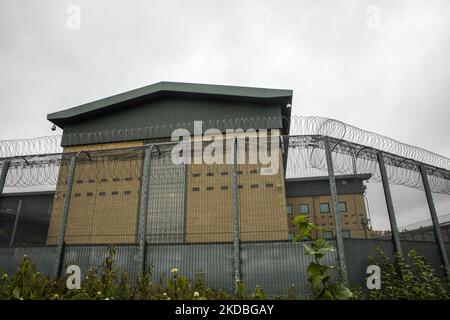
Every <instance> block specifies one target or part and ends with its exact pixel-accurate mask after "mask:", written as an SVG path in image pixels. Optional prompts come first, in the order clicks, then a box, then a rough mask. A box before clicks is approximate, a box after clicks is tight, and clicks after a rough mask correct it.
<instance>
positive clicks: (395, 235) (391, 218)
mask: <svg viewBox="0 0 450 320" xmlns="http://www.w3.org/2000/svg"><path fill="white" fill-rule="evenodd" d="M377 159H378V166H379V167H380V174H381V182H382V183H383V190H384V198H385V199H386V206H387V211H388V215H389V223H390V225H391V232H392V238H393V240H394V247H395V252H396V253H397V254H399V255H400V256H401V257H403V251H402V245H401V243H400V234H399V233H398V227H397V221H396V220H395V212H394V205H393V202H392V196H391V189H390V188H389V181H388V178H387V174H386V165H385V163H384V157H383V152H381V151H378V153H377Z"/></svg>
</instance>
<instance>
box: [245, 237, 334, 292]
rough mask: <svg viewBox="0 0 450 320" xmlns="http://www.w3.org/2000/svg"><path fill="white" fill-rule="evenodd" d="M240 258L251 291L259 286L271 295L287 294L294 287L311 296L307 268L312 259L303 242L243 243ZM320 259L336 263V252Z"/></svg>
mask: <svg viewBox="0 0 450 320" xmlns="http://www.w3.org/2000/svg"><path fill="white" fill-rule="evenodd" d="M303 243H305V242H303ZM241 258H242V281H243V282H244V284H245V285H246V288H247V289H248V290H249V291H251V290H253V289H254V288H255V287H256V286H259V287H260V288H262V289H263V290H264V291H265V292H266V293H267V294H268V295H269V296H271V297H274V296H279V295H283V296H285V295H286V293H287V292H288V290H289V288H291V287H292V286H295V291H296V292H297V293H298V294H299V295H300V297H302V298H307V297H308V296H310V295H311V289H310V285H309V283H308V277H307V274H306V270H307V267H308V264H309V263H310V262H312V261H313V258H312V257H311V256H307V255H306V254H305V250H304V248H303V245H302V242H299V243H292V242H277V243H270V242H268V243H244V244H242V245H241ZM321 262H322V263H324V264H328V265H336V264H337V258H336V254H335V252H333V253H329V254H327V255H325V257H324V258H323V259H322V261H321Z"/></svg>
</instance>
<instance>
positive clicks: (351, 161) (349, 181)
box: [0, 135, 450, 296]
mask: <svg viewBox="0 0 450 320" xmlns="http://www.w3.org/2000/svg"><path fill="white" fill-rule="evenodd" d="M269 141H270V143H269ZM223 142H224V143H223V144H220V145H215V146H211V144H210V143H208V142H205V141H202V142H201V143H200V144H201V147H200V151H202V152H200V153H197V152H196V150H195V148H193V149H189V148H185V149H184V148H183V147H182V148H180V149H176V148H177V147H178V148H179V147H180V144H179V143H171V142H159V143H156V142H155V143H152V142H148V143H146V144H144V143H142V144H143V145H142V146H138V147H130V148H122V149H104V150H91V151H89V148H85V149H83V147H80V151H76V152H65V153H57V154H46V155H28V156H19V157H10V158H3V159H0V169H1V175H0V268H3V269H5V270H6V271H7V272H9V273H12V272H14V271H15V270H16V269H17V267H18V265H19V263H20V261H21V260H22V257H23V255H24V254H27V255H28V256H29V257H31V259H32V260H33V261H34V262H35V263H36V264H37V266H38V269H39V270H41V271H42V272H45V273H48V274H50V275H54V276H63V275H64V272H65V271H64V270H65V267H66V266H67V265H68V264H71V263H75V264H77V265H79V266H80V267H81V269H82V271H83V272H86V271H87V270H88V269H89V268H91V267H94V266H98V265H100V264H101V263H102V261H103V260H104V258H105V257H106V255H107V247H108V246H115V247H116V248H117V252H118V253H117V261H116V262H117V264H118V266H119V269H120V270H122V271H126V272H128V273H130V274H131V275H132V277H135V276H136V275H137V274H139V273H140V272H143V271H145V270H149V269H151V270H152V274H153V276H154V277H155V279H158V277H160V276H163V275H164V274H166V275H167V274H169V272H170V270H171V269H172V268H173V267H177V268H178V269H180V271H181V272H182V273H183V274H185V275H187V276H189V277H191V278H193V277H194V276H195V275H196V274H197V273H203V274H204V276H205V279H206V281H207V282H208V284H209V285H211V286H212V287H214V288H217V289H226V290H229V291H231V290H233V288H234V285H235V281H236V280H242V281H243V282H244V283H246V285H247V287H248V288H250V289H251V288H252V287H254V286H256V285H258V286H260V287H262V288H263V289H265V290H266V291H267V292H268V293H269V294H270V295H273V296H275V295H286V294H287V291H288V289H289V288H293V287H295V288H296V290H298V292H299V294H300V295H302V296H307V295H308V294H309V285H308V283H307V275H306V268H307V265H308V264H309V263H310V262H311V261H312V258H311V257H309V256H307V255H306V254H305V250H304V248H303V246H302V244H303V243H305V242H299V243H293V242H292V240H293V237H294V235H295V232H296V228H295V226H294V224H293V223H292V219H293V218H294V217H295V216H297V215H300V214H306V215H309V217H310V219H311V220H312V221H313V222H314V223H316V224H318V225H319V226H321V227H322V228H323V229H324V231H321V232H318V233H316V234H315V235H314V237H317V238H328V239H329V240H330V242H331V243H332V244H333V246H334V248H335V252H333V253H330V254H328V255H327V256H326V257H325V258H324V259H325V261H324V262H325V263H328V264H333V265H338V266H340V267H341V269H342V270H343V271H344V277H345V279H348V281H349V282H350V284H352V285H363V284H364V282H363V280H364V277H365V275H366V274H365V270H366V268H367V265H368V261H367V258H368V256H369V255H374V250H375V247H376V246H380V247H381V248H382V249H383V251H384V252H385V253H386V254H387V255H388V256H390V257H393V254H394V253H395V252H397V253H399V254H402V253H403V254H404V253H406V252H407V251H408V250H410V249H413V248H414V249H416V250H417V251H418V252H419V254H422V255H425V256H426V257H428V258H429V261H430V263H431V264H432V266H433V267H434V268H435V269H437V270H440V268H441V267H442V266H444V268H447V270H448V255H449V242H448V240H449V239H448V234H447V233H446V232H448V230H447V229H445V228H444V227H443V226H442V224H440V223H439V221H438V214H437V210H436V207H435V204H434V201H433V195H432V192H434V193H435V194H434V195H436V193H441V194H444V195H448V194H449V193H450V191H449V190H450V172H449V171H448V170H447V169H445V168H439V167H436V166H433V165H430V164H428V163H423V162H419V161H417V160H414V159H410V158H406V157H401V156H398V155H395V154H392V153H388V152H386V151H380V150H378V149H375V148H372V147H368V146H363V145H359V144H357V143H355V142H349V141H346V140H341V139H338V138H335V137H331V136H323V135H297V136H284V137H282V136H275V137H272V138H270V139H267V141H264V143H263V144H261V143H260V141H259V140H258V139H257V138H241V137H238V138H233V139H231V140H227V139H225V140H224V141H223ZM240 144H241V146H243V149H239V145H240ZM269 144H271V148H269V147H268V145H269ZM187 145H192V143H190V142H189V143H187ZM274 145H275V147H273V146H274ZM175 149H176V150H175ZM81 150H82V151H81ZM179 150H184V151H183V152H182V153H183V154H182V156H180V154H179ZM186 150H187V151H186ZM205 151H209V155H210V156H209V157H206V156H205ZM219 151H224V154H225V156H224V157H223V158H222V161H215V162H212V161H211V159H212V158H213V159H215V160H217V159H218V158H220V156H219V153H220V152H219ZM261 152H263V156H264V157H263V158H264V159H265V160H264V161H260V160H261ZM254 154H258V156H257V160H258V161H257V162H252V161H251V158H252V157H253V156H254ZM187 155H189V158H190V160H191V161H190V162H189V163H183V162H180V161H174V159H178V160H179V159H181V158H183V159H186V156H187ZM258 157H259V158H258ZM275 162H277V164H275ZM269 168H272V169H270V170H269ZM274 168H275V169H274ZM404 177H407V179H404ZM364 181H369V185H370V184H372V183H373V182H375V183H376V184H377V185H378V186H379V188H380V189H381V188H382V190H381V192H382V193H381V195H382V198H381V200H382V201H381V202H382V204H381V206H380V205H379V202H380V201H379V200H380V198H376V197H374V198H373V200H378V201H377V202H376V203H377V205H376V206H375V208H380V207H383V209H384V210H387V211H383V212H381V211H380V212H377V214H375V212H373V210H372V209H373V208H371V204H372V202H373V201H372V200H370V201H368V200H367V198H370V197H371V195H370V194H369V192H368V191H367V190H366V186H365V184H364ZM391 184H402V185H404V186H408V187H412V188H416V189H417V190H419V191H420V193H421V194H423V195H424V201H426V202H424V203H426V204H427V205H428V207H427V210H426V212H425V213H426V215H427V216H429V217H431V220H430V222H431V224H432V225H431V226H429V229H430V230H431V232H432V233H433V235H434V237H433V238H432V239H431V240H430V239H429V241H422V242H418V241H406V240H404V239H405V238H404V237H402V235H404V232H403V231H402V230H401V228H399V227H398V225H397V224H398V223H397V218H398V214H396V211H395V210H394V209H395V201H394V200H395V198H394V197H393V196H392V194H391V190H390V188H391V187H392V185H391ZM369 191H370V190H369ZM419 191H417V192H419ZM423 191H425V192H423ZM393 199H394V200H393ZM371 211H372V212H371ZM409 222H412V221H409ZM425 227H426V226H425ZM441 229H442V230H441ZM410 231H411V230H410ZM446 235H447V236H446Z"/></svg>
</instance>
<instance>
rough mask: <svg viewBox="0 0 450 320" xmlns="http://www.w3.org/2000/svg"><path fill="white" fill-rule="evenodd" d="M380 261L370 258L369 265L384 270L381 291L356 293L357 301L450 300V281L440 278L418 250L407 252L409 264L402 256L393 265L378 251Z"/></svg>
mask: <svg viewBox="0 0 450 320" xmlns="http://www.w3.org/2000/svg"><path fill="white" fill-rule="evenodd" d="M377 255H378V257H377V258H375V257H369V264H373V265H378V266H379V267H380V269H381V289H380V290H370V291H364V290H362V289H361V288H358V289H355V290H354V292H355V296H356V298H358V299H372V300H380V299H381V300H397V299H401V300H438V299H446V300H448V299H450V278H449V279H445V278H443V277H442V276H439V275H438V274H437V273H436V271H435V270H434V269H433V268H431V266H430V265H429V264H428V263H427V261H426V259H425V258H424V257H423V256H419V255H418V254H417V252H416V251H415V250H411V251H410V252H408V254H407V256H408V257H409V259H408V260H409V261H410V262H411V263H410V264H408V263H407V262H406V260H405V259H404V258H402V257H401V256H399V255H396V256H395V259H394V260H393V261H391V260H390V259H389V258H388V257H387V256H386V255H385V254H384V252H382V251H381V250H380V249H379V248H377Z"/></svg>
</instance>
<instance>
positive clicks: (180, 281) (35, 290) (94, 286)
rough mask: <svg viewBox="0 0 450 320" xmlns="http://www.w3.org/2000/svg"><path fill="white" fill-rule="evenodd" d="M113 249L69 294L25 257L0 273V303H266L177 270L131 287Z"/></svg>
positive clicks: (148, 275) (257, 295)
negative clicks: (13, 269)
mask: <svg viewBox="0 0 450 320" xmlns="http://www.w3.org/2000/svg"><path fill="white" fill-rule="evenodd" d="M115 254H116V251H115V249H113V248H110V249H109V255H108V257H107V258H106V259H105V261H104V263H103V266H102V268H100V269H97V268H92V269H91V270H89V271H88V273H87V275H86V276H85V277H84V279H83V280H82V282H81V287H80V289H73V290H69V289H67V286H66V281H67V278H63V279H56V280H55V279H51V278H49V277H48V276H46V275H44V274H42V273H40V272H37V270H36V267H35V265H34V264H33V263H32V262H31V260H30V259H29V258H28V257H27V256H25V257H24V259H23V261H22V263H21V265H20V267H19V270H18V271H17V273H16V274H14V276H12V277H8V275H7V274H6V273H4V272H0V299H17V300H28V299H38V300H63V299H77V300H87V299H88V300H129V299H146V300H225V299H227V300H229V299H266V298H267V295H266V293H265V292H264V291H263V290H262V289H261V288H259V287H256V288H255V289H254V291H253V292H252V293H251V294H247V290H246V288H245V286H244V284H243V283H242V282H238V283H237V284H236V290H235V292H234V293H228V292H225V291H223V290H215V289H212V288H210V287H208V286H207V285H206V282H205V279H204V276H203V274H197V275H196V276H195V277H194V279H193V280H192V281H191V280H189V279H188V278H186V277H184V276H183V275H182V274H181V273H180V271H179V270H178V269H177V268H173V269H172V270H171V274H170V276H169V277H166V278H164V277H161V278H160V279H159V281H157V282H156V283H153V282H152V272H151V268H150V269H149V270H147V271H146V272H145V273H144V274H141V275H139V276H138V277H137V279H136V281H135V285H132V284H131V283H132V282H131V280H130V277H129V275H128V274H127V273H126V272H125V273H121V272H119V271H118V270H117V268H116V265H115V263H114V256H115Z"/></svg>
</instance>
